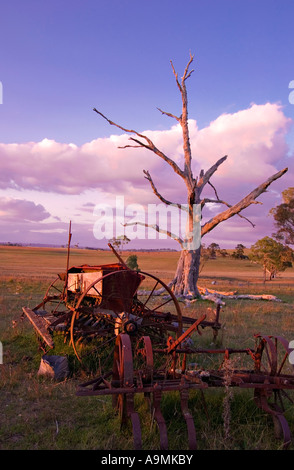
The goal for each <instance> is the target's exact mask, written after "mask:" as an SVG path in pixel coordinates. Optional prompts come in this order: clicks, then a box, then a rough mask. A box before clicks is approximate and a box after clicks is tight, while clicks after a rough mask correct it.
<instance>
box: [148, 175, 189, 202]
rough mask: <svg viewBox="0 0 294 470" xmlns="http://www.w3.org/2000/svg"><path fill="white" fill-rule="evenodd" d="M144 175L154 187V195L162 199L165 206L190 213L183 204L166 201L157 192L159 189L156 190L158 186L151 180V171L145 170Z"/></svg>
mask: <svg viewBox="0 0 294 470" xmlns="http://www.w3.org/2000/svg"><path fill="white" fill-rule="evenodd" d="M143 173H144V174H145V175H146V176H144V178H145V179H146V180H148V181H149V183H150V185H151V187H152V189H153V192H154V194H155V195H156V196H157V197H158V199H160V200H161V201H162V202H163V203H164V204H166V205H168V206H174V207H177V208H178V209H180V210H185V211H188V209H187V208H186V207H185V206H183V205H182V204H178V203H176V202H171V201H168V200H167V199H165V198H164V197H163V196H162V195H161V194H160V193H159V192H158V190H157V188H156V186H155V184H154V182H153V180H152V178H151V175H150V173H149V171H148V170H143Z"/></svg>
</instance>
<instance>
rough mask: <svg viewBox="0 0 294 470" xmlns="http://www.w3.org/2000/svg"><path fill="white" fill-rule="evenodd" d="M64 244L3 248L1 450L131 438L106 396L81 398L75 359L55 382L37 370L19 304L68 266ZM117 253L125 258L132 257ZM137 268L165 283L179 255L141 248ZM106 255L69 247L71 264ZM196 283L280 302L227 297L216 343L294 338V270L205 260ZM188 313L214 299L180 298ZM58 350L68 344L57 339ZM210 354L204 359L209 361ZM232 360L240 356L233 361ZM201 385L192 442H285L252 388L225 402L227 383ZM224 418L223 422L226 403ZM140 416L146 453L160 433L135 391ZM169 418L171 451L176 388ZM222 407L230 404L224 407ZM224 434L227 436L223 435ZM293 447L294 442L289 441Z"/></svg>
mask: <svg viewBox="0 0 294 470" xmlns="http://www.w3.org/2000/svg"><path fill="white" fill-rule="evenodd" d="M66 254H67V251H66V249H62V248H31V247H13V246H0V269H1V271H0V340H1V342H2V345H3V364H2V365H0V374H1V375H0V391H1V393H0V406H1V410H2V418H1V426H0V449H2V450H20V449H24V450H72V449H76V450H94V449H95V450H128V449H132V445H133V441H132V435H131V434H130V433H129V432H128V430H124V431H123V432H121V431H120V422H119V419H118V417H117V415H116V413H115V411H114V410H113V407H112V402H111V398H109V397H107V396H106V397H78V396H76V389H77V386H78V384H79V383H81V382H84V381H85V380H87V379H88V376H87V375H86V374H85V372H84V371H83V370H82V369H81V368H80V367H79V365H78V364H76V363H75V361H74V360H71V362H70V364H71V367H72V374H71V376H70V377H69V378H68V379H67V380H65V381H62V382H56V381H53V380H50V379H48V378H45V377H41V376H38V375H37V372H38V368H39V365H40V359H41V357H42V354H43V353H42V351H40V350H39V348H38V342H37V339H36V335H35V333H34V331H33V328H32V327H31V324H30V323H29V321H28V320H27V319H22V318H21V314H22V307H23V306H28V307H30V308H33V307H34V306H35V305H36V304H38V303H39V302H40V301H41V300H42V298H43V296H44V294H45V292H46V290H47V288H48V286H49V284H50V283H51V281H53V280H54V279H55V278H56V276H57V274H58V273H61V272H63V271H64V270H65V267H66ZM129 254H130V253H128V252H123V254H122V256H123V258H124V259H126V257H127V256H128V255H129ZM136 254H137V256H138V264H139V267H140V269H141V270H142V271H145V272H149V273H150V274H153V275H156V276H158V277H159V278H160V279H162V280H163V281H164V282H166V283H168V282H169V281H170V280H171V279H172V277H173V274H174V272H175V268H176V263H177V259H178V256H179V253H177V252H138V253H136ZM116 261H117V260H116V258H115V256H114V255H113V254H112V253H111V252H104V251H100V252H98V251H94V250H82V249H73V250H71V254H70V265H71V266H73V265H81V264H92V265H95V264H104V263H113V262H116ZM199 285H200V286H202V287H207V288H209V289H215V290H220V291H234V292H238V293H240V294H244V293H250V294H263V293H266V294H272V295H276V296H277V297H278V298H279V299H280V302H272V301H256V300H245V299H238V300H229V299H228V300H226V301H225V305H224V306H223V308H222V310H221V316H220V321H221V324H222V328H221V331H220V333H219V335H218V338H217V342H216V344H215V345H214V346H215V347H220V346H221V347H222V348H226V347H227V348H229V347H232V348H246V347H249V348H251V347H253V346H254V334H256V333H262V334H269V335H270V334H273V335H281V336H284V337H285V338H286V339H287V340H288V341H291V340H293V339H294V322H293V307H294V295H293V292H294V290H293V288H294V269H293V268H291V269H288V270H286V271H285V272H284V273H282V274H281V275H280V276H279V277H278V278H276V279H275V280H273V281H271V282H266V283H265V284H264V283H263V280H262V270H261V268H260V267H259V266H257V265H254V264H252V263H250V262H249V261H248V260H234V259H231V258H230V259H223V258H217V259H215V260H209V261H208V262H207V263H206V264H205V265H204V267H203V269H202V271H201V279H200V282H199ZM180 305H181V309H182V312H183V314H184V315H187V316H191V317H193V318H198V317H199V316H200V315H202V314H203V313H205V314H206V315H207V318H208V319H209V318H210V316H211V315H213V313H214V309H215V305H214V304H213V303H212V302H209V301H204V300H199V301H196V302H194V303H191V304H190V303H183V302H181V304H180ZM195 341H197V345H199V346H200V347H211V345H212V333H211V331H208V330H204V331H203V334H202V335H201V336H197V337H196V339H195ZM56 346H57V351H58V352H57V353H58V354H59V353H60V354H62V353H64V354H67V355H69V356H71V355H72V351H71V349H70V348H68V346H67V345H64V344H63V340H62V339H61V338H56ZM212 360H213V359H212V358H208V362H209V361H212ZM236 361H238V367H239V366H240V367H241V365H242V361H243V358H239V357H237V358H236ZM205 403H206V406H204V402H203V397H202V395H201V394H200V392H199V391H196V390H195V391H193V392H191V395H190V401H189V407H190V410H191V412H192V414H193V418H194V422H195V427H196V432H197V441H198V448H199V449H201V450H224V449H226V450H278V449H280V448H281V442H280V441H278V440H276V439H275V437H274V429H273V425H272V420H271V419H270V418H269V416H268V415H267V414H265V413H264V412H263V411H262V410H260V409H259V408H257V406H256V405H255V403H254V400H253V392H252V390H245V389H244V390H237V389H234V390H233V393H232V396H230V401H229V405H228V397H227V395H226V391H225V390H224V389H218V390H209V391H207V392H205ZM228 406H229V408H230V410H229V411H230V414H229V416H230V419H229V421H228V420H227V421H226V423H224V418H223V412H224V408H225V407H228ZM136 408H137V411H138V412H139V414H140V418H141V426H142V434H143V445H144V449H146V450H154V449H159V435H158V431H157V428H156V425H155V424H154V422H152V420H151V418H150V416H149V414H148V413H146V403H145V401H144V399H143V397H141V396H139V397H136ZM161 409H162V412H163V414H164V416H165V419H166V422H167V425H168V433H169V443H170V449H172V450H184V449H187V448H188V447H187V436H186V426H185V422H184V419H183V416H182V414H181V410H180V401H179V399H178V396H177V393H176V392H174V393H172V394H169V395H166V396H164V398H163V400H162V406H161ZM227 411H228V410H227ZM286 417H287V420H288V423H289V425H290V428H291V429H292V432H293V434H294V405H293V404H292V403H291V402H289V404H288V408H287V411H286ZM228 435H229V438H228ZM290 448H291V449H293V448H294V446H293V444H292V446H291V447H290Z"/></svg>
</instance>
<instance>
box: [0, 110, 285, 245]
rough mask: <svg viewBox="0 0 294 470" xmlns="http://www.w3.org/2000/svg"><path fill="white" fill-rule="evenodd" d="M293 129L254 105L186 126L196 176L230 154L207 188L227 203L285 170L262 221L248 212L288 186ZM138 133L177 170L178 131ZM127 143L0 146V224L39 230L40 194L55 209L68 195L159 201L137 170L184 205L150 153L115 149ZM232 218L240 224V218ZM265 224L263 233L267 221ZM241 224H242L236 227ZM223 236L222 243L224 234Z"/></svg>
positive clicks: (119, 138) (180, 188)
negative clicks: (19, 223)
mask: <svg viewBox="0 0 294 470" xmlns="http://www.w3.org/2000/svg"><path fill="white" fill-rule="evenodd" d="M291 124H292V122H291V120H290V119H289V118H287V117H286V116H285V115H284V113H283V110H282V107H281V106H280V105H279V104H271V103H266V104H264V105H256V104H252V105H251V106H250V107H249V108H248V109H245V110H241V111H238V112H236V113H232V114H223V115H221V116H220V117H218V118H217V119H216V120H215V121H213V122H211V123H210V124H209V125H208V126H207V127H205V128H203V129H198V127H197V122H196V121H195V120H192V119H191V120H189V129H190V142H191V148H192V155H193V172H194V176H197V175H198V174H199V172H200V170H201V169H204V170H207V169H208V168H209V167H210V166H211V165H213V164H214V163H215V162H216V161H217V160H218V159H219V158H220V157H222V156H223V155H228V158H227V160H226V161H225V162H224V163H223V164H222V165H221V166H220V167H219V169H218V171H217V172H216V173H215V175H214V176H213V179H212V182H213V184H214V185H215V187H216V188H217V190H218V192H219V196H220V198H221V199H224V200H226V201H227V202H229V203H230V204H233V203H235V202H237V201H239V200H240V199H241V198H242V197H243V196H245V195H246V194H247V193H248V192H249V191H251V190H252V189H254V188H255V187H256V186H257V185H259V184H260V183H262V182H263V181H265V180H266V179H267V178H268V177H269V176H271V175H272V174H274V173H275V172H277V171H278V170H280V169H282V168H284V167H286V166H288V167H289V172H288V173H287V174H286V176H285V177H283V178H282V179H281V181H277V182H275V183H274V184H273V186H272V188H271V187H270V193H271V197H268V195H263V196H262V197H261V199H262V201H267V202H266V205H265V207H264V208H263V209H262V210H261V211H260V209H259V213H260V215H259V216H258V215H256V214H257V210H258V209H256V208H250V209H247V212H248V214H249V215H250V214H251V215H253V217H257V218H258V217H261V215H262V216H263V217H265V215H266V214H267V212H268V211H267V209H269V208H270V207H272V206H273V205H274V204H275V203H276V202H278V203H279V195H280V192H281V190H283V189H285V188H286V187H288V186H290V185H293V182H292V175H293V173H292V168H293V158H289V157H287V152H288V147H287V145H286V135H287V132H288V130H289V127H290V125H291ZM142 133H145V134H146V135H148V137H150V138H151V139H152V140H153V142H154V143H155V145H156V146H157V147H158V148H159V149H160V150H162V151H163V152H164V153H165V154H166V155H168V156H169V157H170V158H172V159H174V160H175V161H176V162H177V163H178V165H179V166H182V165H183V147H182V132H181V128H180V126H179V125H174V126H172V127H171V128H170V129H167V130H147V131H145V132H142ZM128 139H129V136H128V135H125V134H122V135H111V136H110V137H107V138H98V139H95V140H93V141H91V142H88V143H85V144H84V145H81V146H76V145H74V144H71V143H59V142H56V141H54V140H48V139H43V140H42V141H41V142H26V143H18V144H17V143H11V144H4V143H0V189H1V190H2V194H4V193H5V196H6V199H4V197H2V198H1V199H0V204H1V207H0V211H1V213H0V214H2V215H1V217H5V218H6V220H7V221H8V222H9V220H10V221H12V220H17V217H18V216H19V217H20V219H23V220H29V221H34V222H36V221H38V222H40V230H41V228H42V222H43V221H45V220H46V219H47V218H48V217H49V216H50V213H51V215H52V216H54V215H55V214H54V213H53V212H54V210H52V209H51V212H50V213H49V212H48V209H47V208H46V204H43V205H40V204H38V200H37V199H36V198H37V194H38V192H39V193H40V194H41V193H42V194H44V193H48V198H49V197H50V198H51V199H52V198H55V199H56V200H59V204H60V203H61V204H62V200H63V199H62V196H64V197H65V196H66V197H67V201H68V197H70V196H74V195H75V196H76V195H82V194H86V193H87V191H89V190H99V191H100V194H104V197H105V198H106V199H107V198H109V197H111V196H114V195H116V194H119V195H124V196H125V198H126V200H127V201H128V202H137V203H141V204H147V203H148V202H150V203H151V202H153V203H154V202H159V201H158V200H157V199H156V198H155V196H154V195H153V193H152V190H151V188H150V186H149V183H148V182H147V181H146V179H144V178H143V173H142V170H143V169H146V170H149V171H150V174H151V176H152V177H153V179H154V182H155V184H156V186H157V188H158V190H159V191H160V193H161V194H163V195H164V196H165V197H166V198H167V199H169V200H172V201H174V202H182V203H185V202H186V201H185V194H186V193H185V186H184V184H183V182H182V180H181V178H180V177H178V176H176V175H174V174H173V171H172V170H171V169H170V168H169V166H168V165H167V164H166V163H165V162H163V161H162V160H161V159H160V158H159V157H158V156H156V155H154V154H152V153H151V152H150V151H148V150H145V149H129V148H128V149H119V148H118V147H119V146H124V145H126V144H128V143H129V141H128ZM291 173H292V174H291ZM10 191H14V192H15V191H19V192H20V193H21V194H22V195H23V196H24V195H25V194H26V191H35V194H36V198H35V199H34V201H29V200H27V201H25V200H24V199H21V198H19V199H15V200H13V199H12V198H11V197H10ZM205 195H207V196H214V193H213V190H212V188H210V187H207V190H206V193H205ZM94 202H95V203H96V202H97V201H93V200H88V201H85V200H83V202H82V203H81V204H80V205H79V206H80V208H78V207H77V206H75V207H72V211H75V213H76V212H77V211H78V210H80V213H82V212H84V213H85V212H86V211H88V213H90V211H91V208H92V207H93V206H92V205H93V203H94ZM219 210H220V207H212V208H211V209H210V210H209V211H208V216H209V217H210V216H211V215H212V214H213V213H214V211H215V212H216V211H219ZM244 215H246V216H247V214H244ZM237 219H238V222H239V221H240V219H239V218H237ZM2 220H3V219H2ZM259 222H260V220H259ZM228 223H229V222H225V224H228ZM263 223H264V228H266V226H267V222H266V220H265V219H264V222H263ZM241 224H244V221H241V222H240V223H239V225H238V226H240V225H241ZM234 227H236V221H234ZM236 230H237V227H236ZM223 234H224V236H226V237H227V236H228V233H227V229H226V230H224V232H223ZM238 236H240V234H239V235H238ZM239 241H241V240H239Z"/></svg>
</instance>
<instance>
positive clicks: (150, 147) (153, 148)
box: [93, 108, 186, 181]
mask: <svg viewBox="0 0 294 470" xmlns="http://www.w3.org/2000/svg"><path fill="white" fill-rule="evenodd" d="M93 111H95V112H96V113H97V114H99V115H100V116H102V117H103V119H105V120H106V121H107V122H108V123H109V124H110V125H111V126H115V127H117V128H118V129H121V130H122V131H124V132H127V133H132V134H136V135H137V136H138V137H140V138H141V139H144V140H146V142H147V144H146V143H144V142H141V141H140V140H138V139H135V138H133V137H131V138H130V140H133V141H134V142H136V143H137V144H138V145H139V146H140V147H143V148H146V149H148V150H151V151H152V152H153V153H155V154H156V155H158V156H159V157H160V158H162V159H163V160H164V161H165V162H166V163H168V164H169V165H170V166H171V167H172V169H173V170H174V172H175V173H177V174H178V175H179V176H181V177H182V178H183V179H184V180H185V181H186V175H185V173H184V172H183V171H182V170H181V169H180V167H179V166H178V165H177V164H176V162H174V161H173V160H172V159H171V158H169V157H167V156H166V155H165V154H164V153H163V152H161V150H159V149H158V148H157V147H156V146H155V145H154V143H153V142H152V140H151V139H149V137H147V136H146V135H144V134H140V133H139V132H137V131H135V130H134V129H127V128H125V127H122V126H120V125H119V124H116V123H115V122H113V121H111V120H110V119H108V118H107V117H106V116H104V114H102V113H101V112H100V111H98V110H97V109H96V108H93ZM126 147H134V146H131V145H129V146H125V147H120V148H126ZM136 148H137V146H136Z"/></svg>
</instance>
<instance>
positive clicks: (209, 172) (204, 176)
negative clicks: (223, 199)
mask: <svg viewBox="0 0 294 470" xmlns="http://www.w3.org/2000/svg"><path fill="white" fill-rule="evenodd" d="M227 158H228V156H227V155H225V156H224V157H222V158H220V159H219V160H218V161H217V162H216V163H215V164H214V165H212V166H211V167H210V168H209V170H207V171H206V172H205V173H204V171H203V170H201V172H200V177H199V181H198V184H197V186H198V188H199V194H200V193H201V191H202V189H203V188H204V186H205V185H206V184H207V183H208V181H209V180H210V178H211V177H212V176H213V175H214V173H215V172H216V171H217V169H218V167H219V166H220V165H221V164H222V163H223V162H224V161H225V160H226V159H227Z"/></svg>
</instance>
